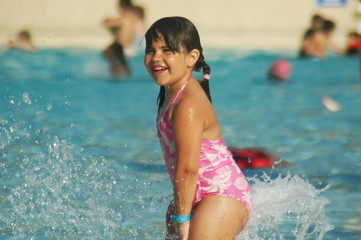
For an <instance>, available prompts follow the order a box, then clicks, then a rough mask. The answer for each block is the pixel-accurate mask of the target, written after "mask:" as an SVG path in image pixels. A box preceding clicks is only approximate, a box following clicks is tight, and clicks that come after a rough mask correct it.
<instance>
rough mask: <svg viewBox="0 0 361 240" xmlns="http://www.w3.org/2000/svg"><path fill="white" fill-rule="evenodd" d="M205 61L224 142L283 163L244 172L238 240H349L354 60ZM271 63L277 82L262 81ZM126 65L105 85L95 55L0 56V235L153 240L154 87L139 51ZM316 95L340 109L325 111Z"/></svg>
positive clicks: (218, 57)
mask: <svg viewBox="0 0 361 240" xmlns="http://www.w3.org/2000/svg"><path fill="white" fill-rule="evenodd" d="M205 56H206V60H207V61H208V63H209V64H210V65H211V68H212V79H211V91H212V96H213V102H214V103H213V104H214V107H215V109H216V111H217V113H218V116H219V118H220V122H221V125H222V130H223V136H224V139H225V141H226V142H227V143H228V145H232V146H238V147H254V146H259V147H265V148H267V149H268V150H270V151H272V152H274V153H277V154H279V155H280V156H282V157H283V158H284V159H286V160H288V161H289V162H291V163H292V165H290V166H287V167H278V168H274V169H263V170H245V171H244V172H245V174H246V176H247V177H248V178H249V179H250V180H251V181H252V188H253V191H254V198H255V206H256V207H257V208H256V209H255V211H254V213H255V214H254V215H253V216H252V218H251V221H250V224H249V226H248V229H247V230H246V231H245V232H244V233H243V235H242V237H243V238H242V239H328V240H334V239H340V240H344V239H350V240H353V239H355V240H356V239H360V238H361V228H360V226H361V217H360V216H361V202H360V199H361V187H360V186H361V184H360V183H361V170H360V169H361V168H360V167H361V111H360V106H361V95H360V94H361V82H360V78H359V68H358V67H359V65H358V61H357V59H356V58H348V57H342V56H336V55H332V56H330V58H329V59H328V60H327V61H318V62H317V61H309V60H300V59H296V58H295V57H294V53H293V52H275V53H270V52H248V51H229V50H222V51H221V50H215V49H210V50H206V51H205ZM284 57H285V58H287V59H288V60H289V61H290V62H291V64H292V75H291V78H290V80H289V81H288V82H287V83H284V84H278V83H274V82H269V81H268V80H267V78H266V72H267V70H268V67H269V66H270V64H271V63H272V62H273V61H274V60H276V59H279V58H284ZM129 61H130V66H131V68H132V69H133V75H132V77H130V78H129V79H126V80H122V81H114V80H113V79H112V78H111V77H110V76H109V74H108V71H107V65H106V63H105V62H104V61H103V59H102V58H101V56H100V52H99V51H97V50H90V49H68V48H67V49H41V50H39V51H38V52H37V53H35V54H29V53H24V52H19V51H7V52H5V51H3V52H0V82H1V88H0V207H1V209H2V210H1V212H0V238H1V239H34V240H35V239H161V236H162V234H163V233H164V224H163V221H164V213H165V210H166V207H167V204H168V202H169V200H170V197H171V192H172V191H171V185H170V183H169V180H168V176H167V174H166V170H165V167H164V166H163V161H162V157H161V151H160V147H159V144H158V140H157V138H156V132H155V125H154V124H155V122H154V120H155V111H156V104H155V101H156V95H157V93H158V87H157V86H156V85H155V84H154V83H153V82H152V80H151V79H150V78H149V77H148V75H147V73H146V70H145V69H144V67H143V59H142V56H137V57H133V58H131V59H129ZM195 76H197V74H195ZM325 96H328V97H330V98H332V99H333V100H335V101H337V102H338V103H339V104H340V106H341V110H340V111H337V112H331V111H328V110H327V109H326V108H325V107H324V106H323V104H322V98H323V97H325ZM296 236H297V237H296Z"/></svg>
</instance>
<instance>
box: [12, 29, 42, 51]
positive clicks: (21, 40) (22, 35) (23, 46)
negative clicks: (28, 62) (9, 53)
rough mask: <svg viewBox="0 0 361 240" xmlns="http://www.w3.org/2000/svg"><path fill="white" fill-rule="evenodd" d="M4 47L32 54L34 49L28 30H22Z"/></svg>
mask: <svg viewBox="0 0 361 240" xmlns="http://www.w3.org/2000/svg"><path fill="white" fill-rule="evenodd" d="M6 47H7V48H8V49H12V48H14V49H20V50H23V51H27V52H34V51H35V47H34V44H33V42H32V39H31V34H30V32H29V31H28V30H22V31H20V32H19V33H18V34H17V38H16V39H15V40H9V42H8V43H7V45H6Z"/></svg>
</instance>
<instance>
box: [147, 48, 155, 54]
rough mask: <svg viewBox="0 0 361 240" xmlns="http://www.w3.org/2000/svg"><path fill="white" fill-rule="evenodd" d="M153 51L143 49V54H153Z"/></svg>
mask: <svg viewBox="0 0 361 240" xmlns="http://www.w3.org/2000/svg"><path fill="white" fill-rule="evenodd" d="M153 53H154V50H153V49H146V50H145V54H147V55H150V54H153Z"/></svg>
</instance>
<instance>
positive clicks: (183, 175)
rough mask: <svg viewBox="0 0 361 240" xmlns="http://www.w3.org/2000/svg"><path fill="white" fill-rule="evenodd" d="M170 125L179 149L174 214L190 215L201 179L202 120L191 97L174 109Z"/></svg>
mask: <svg viewBox="0 0 361 240" xmlns="http://www.w3.org/2000/svg"><path fill="white" fill-rule="evenodd" d="M171 124H172V129H173V134H174V138H175V146H176V152H177V163H176V172H175V178H174V201H175V211H176V212H175V214H176V215H188V214H190V212H191V210H192V204H193V201H194V198H195V192H196V187H197V178H198V168H199V166H198V164H199V156H200V150H201V144H202V133H203V119H202V116H200V114H199V111H196V110H195V108H194V104H192V100H191V99H184V100H183V101H182V102H181V103H178V105H177V106H176V107H175V108H174V110H173V114H172V117H171Z"/></svg>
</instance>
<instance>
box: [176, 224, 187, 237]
mask: <svg viewBox="0 0 361 240" xmlns="http://www.w3.org/2000/svg"><path fill="white" fill-rule="evenodd" d="M189 226H190V222H185V223H177V226H176V227H177V232H178V236H179V239H180V240H188V235H189Z"/></svg>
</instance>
